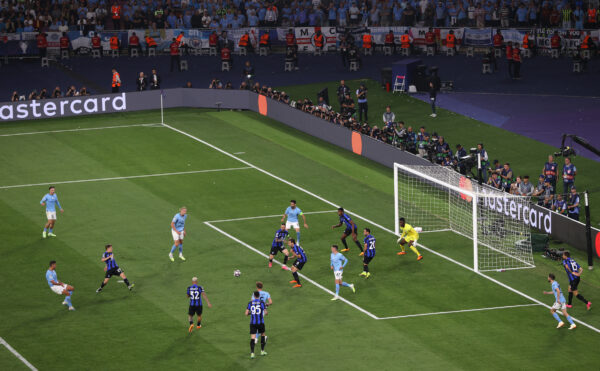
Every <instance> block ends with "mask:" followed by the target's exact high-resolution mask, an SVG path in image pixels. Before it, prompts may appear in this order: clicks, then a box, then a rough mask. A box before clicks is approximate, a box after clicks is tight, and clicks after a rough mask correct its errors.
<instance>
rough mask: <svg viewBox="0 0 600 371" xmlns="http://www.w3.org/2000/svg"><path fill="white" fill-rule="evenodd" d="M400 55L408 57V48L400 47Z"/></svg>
mask: <svg viewBox="0 0 600 371" xmlns="http://www.w3.org/2000/svg"><path fill="white" fill-rule="evenodd" d="M400 55H402V56H405V57H408V56H409V55H410V48H402V49H400Z"/></svg>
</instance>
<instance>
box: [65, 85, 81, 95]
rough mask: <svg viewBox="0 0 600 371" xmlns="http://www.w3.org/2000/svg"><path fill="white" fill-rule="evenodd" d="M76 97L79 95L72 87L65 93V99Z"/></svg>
mask: <svg viewBox="0 0 600 371" xmlns="http://www.w3.org/2000/svg"><path fill="white" fill-rule="evenodd" d="M77 95H79V92H78V91H77V89H75V86H74V85H71V86H70V87H69V89H68V90H67V92H66V93H65V97H75V96H77Z"/></svg>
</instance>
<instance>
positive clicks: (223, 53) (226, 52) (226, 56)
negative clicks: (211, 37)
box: [221, 45, 233, 67]
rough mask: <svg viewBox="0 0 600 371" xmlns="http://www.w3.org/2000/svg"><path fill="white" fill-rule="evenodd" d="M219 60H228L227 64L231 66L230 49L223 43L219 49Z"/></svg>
mask: <svg viewBox="0 0 600 371" xmlns="http://www.w3.org/2000/svg"><path fill="white" fill-rule="evenodd" d="M221 62H229V66H230V67H233V59H232V58H231V50H229V48H228V47H227V45H225V46H224V47H223V48H222V49H221Z"/></svg>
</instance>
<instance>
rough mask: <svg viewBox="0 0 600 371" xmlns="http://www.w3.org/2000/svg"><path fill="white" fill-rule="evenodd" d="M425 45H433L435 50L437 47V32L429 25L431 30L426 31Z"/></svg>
mask: <svg viewBox="0 0 600 371" xmlns="http://www.w3.org/2000/svg"><path fill="white" fill-rule="evenodd" d="M425 45H427V47H428V48H429V47H432V48H433V50H434V51H435V49H436V45H435V33H434V32H433V28H431V27H429V30H428V31H427V32H426V33H425Z"/></svg>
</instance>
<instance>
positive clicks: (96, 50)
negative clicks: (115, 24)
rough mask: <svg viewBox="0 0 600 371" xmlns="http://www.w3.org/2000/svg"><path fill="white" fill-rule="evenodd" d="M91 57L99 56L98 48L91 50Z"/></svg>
mask: <svg viewBox="0 0 600 371" xmlns="http://www.w3.org/2000/svg"><path fill="white" fill-rule="evenodd" d="M92 58H100V49H93V50H92Z"/></svg>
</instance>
